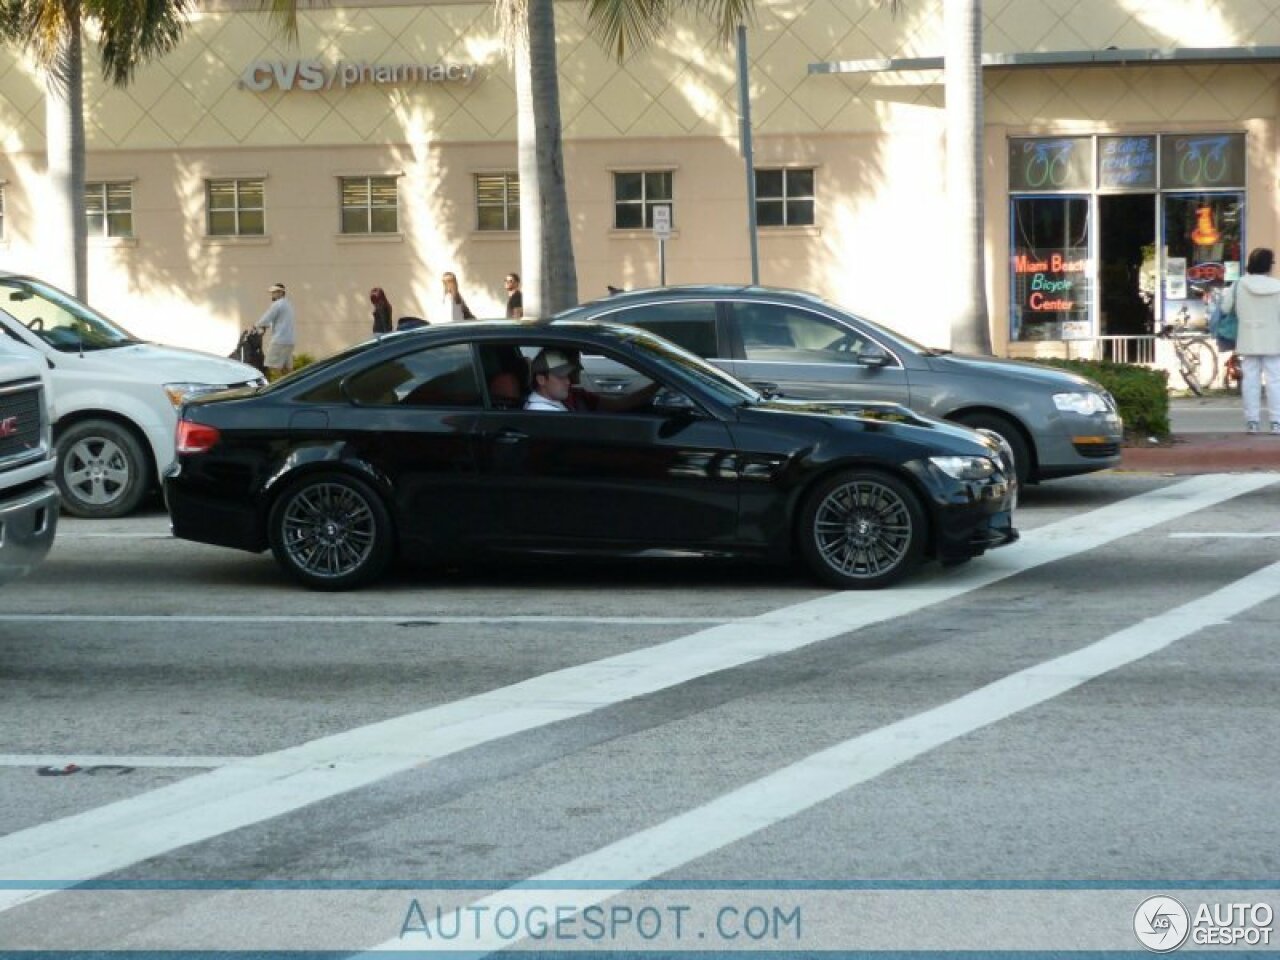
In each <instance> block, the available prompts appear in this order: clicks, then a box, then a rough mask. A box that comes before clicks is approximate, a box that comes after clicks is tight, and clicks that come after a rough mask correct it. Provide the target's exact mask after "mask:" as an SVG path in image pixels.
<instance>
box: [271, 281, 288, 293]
mask: <svg viewBox="0 0 1280 960" xmlns="http://www.w3.org/2000/svg"><path fill="white" fill-rule="evenodd" d="M267 292H268V293H284V284H283V283H273V284H272V285H271V286H269V287H267Z"/></svg>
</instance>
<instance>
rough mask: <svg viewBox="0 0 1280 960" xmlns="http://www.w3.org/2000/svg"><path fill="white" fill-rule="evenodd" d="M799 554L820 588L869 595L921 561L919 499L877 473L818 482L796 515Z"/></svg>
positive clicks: (924, 526)
mask: <svg viewBox="0 0 1280 960" xmlns="http://www.w3.org/2000/svg"><path fill="white" fill-rule="evenodd" d="M797 534H798V536H799V546H800V554H801V556H802V557H803V558H804V561H805V563H806V564H807V565H808V567H809V569H810V571H812V572H813V574H814V575H815V576H816V577H817V578H818V579H819V580H822V581H823V582H824V583H827V584H830V585H831V586H833V587H838V588H840V589H842V590H849V589H853V590H873V589H876V588H878V587H885V586H888V585H889V584H891V583H894V582H896V581H898V580H900V579H902V578H903V577H905V576H907V575H908V574H909V573H912V572H914V571H915V570H916V569H917V568H918V567H919V566H920V564H921V563H922V562H923V561H924V551H925V541H926V540H927V539H928V522H927V521H926V519H925V513H924V509H923V508H922V507H921V505H920V498H919V497H918V496H916V494H915V492H914V491H913V490H912V489H911V488H910V487H908V486H907V485H906V483H904V482H903V481H901V480H899V479H898V478H896V477H893V476H890V475H889V474H887V473H881V472H880V471H878V470H862V469H858V470H845V471H842V472H840V473H837V474H835V475H834V476H832V477H829V478H828V479H826V480H824V481H822V482H821V483H819V484H818V486H817V488H816V489H814V491H813V492H812V493H811V494H810V495H809V498H808V500H807V501H806V503H805V506H804V509H803V510H801V512H800V520H799V527H798V530H797Z"/></svg>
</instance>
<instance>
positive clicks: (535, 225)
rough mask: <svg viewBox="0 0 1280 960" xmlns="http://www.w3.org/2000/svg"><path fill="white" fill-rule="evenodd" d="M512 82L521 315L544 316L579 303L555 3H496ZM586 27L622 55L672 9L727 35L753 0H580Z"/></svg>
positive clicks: (653, 34) (659, 27) (648, 38)
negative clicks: (521, 273) (708, 22)
mask: <svg viewBox="0 0 1280 960" xmlns="http://www.w3.org/2000/svg"><path fill="white" fill-rule="evenodd" d="M495 3H496V9H497V14H498V20H499V22H500V24H501V25H502V29H503V34H504V36H505V38H506V40H507V47H508V50H509V51H510V54H511V59H512V64H513V67H514V70H515V81H516V109H517V134H518V139H519V148H518V149H519V174H520V266H521V269H522V270H523V271H524V273H525V277H526V278H528V279H529V280H533V281H534V282H533V283H529V282H527V281H526V283H525V285H524V302H525V313H526V315H528V316H546V315H549V314H552V313H555V312H557V311H559V310H563V309H565V308H567V307H571V306H573V305H574V304H576V303H577V302H578V272H577V267H576V266H575V264H574V257H573V238H572V229H571V224H570V220H569V202H568V196H567V194H566V192H565V182H564V137H563V131H562V128H561V125H560V89H559V79H558V77H559V67H558V61H557V58H556V47H555V8H554V4H553V0H495ZM586 4H587V20H588V23H589V24H590V25H591V27H592V31H593V32H594V33H595V35H596V36H597V37H598V38H599V39H600V41H601V42H602V43H603V44H604V46H605V47H606V49H609V50H610V51H612V52H613V54H614V56H615V57H616V58H617V59H618V60H619V61H621V60H623V59H624V58H625V57H626V55H627V52H628V51H629V50H634V49H639V48H641V47H643V46H645V45H647V44H648V43H651V42H652V41H653V40H654V39H655V38H657V37H658V36H660V35H661V34H662V31H663V29H664V28H665V27H666V26H667V25H668V24H669V23H670V21H671V17H672V15H673V14H674V13H675V12H676V11H677V10H678V9H689V10H694V11H696V12H698V13H700V14H702V15H703V16H705V17H707V18H708V19H710V20H711V21H712V22H713V23H714V24H715V27H716V32H717V35H718V37H719V38H720V39H721V40H722V41H724V42H725V43H726V44H727V43H728V42H729V41H730V40H732V38H733V36H734V33H735V31H736V29H737V26H738V24H739V23H743V22H745V21H747V20H749V19H750V18H751V16H752V12H753V9H754V0H586Z"/></svg>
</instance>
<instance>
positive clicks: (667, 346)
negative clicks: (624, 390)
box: [628, 328, 764, 407]
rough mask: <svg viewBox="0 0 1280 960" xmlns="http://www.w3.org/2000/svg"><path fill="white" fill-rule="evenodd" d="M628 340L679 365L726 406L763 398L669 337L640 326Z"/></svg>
mask: <svg viewBox="0 0 1280 960" xmlns="http://www.w3.org/2000/svg"><path fill="white" fill-rule="evenodd" d="M628 339H629V340H630V342H631V343H632V344H633V345H634V346H635V347H637V348H639V349H640V350H643V351H646V352H649V353H653V354H657V356H658V361H657V362H660V363H662V362H665V363H668V364H671V365H672V366H675V367H678V368H679V369H680V371H681V372H682V373H684V374H685V375H686V376H688V377H690V378H691V379H693V380H696V381H697V383H698V386H700V387H702V389H703V390H706V391H707V392H708V393H710V394H712V395H713V396H714V397H715V398H716V400H718V401H719V402H720V403H723V404H725V405H726V406H731V407H740V406H750V405H752V404H756V403H759V402H760V401H761V400H763V399H764V397H763V396H762V395H761V394H760V392H759V391H757V390H754V389H752V388H751V387H749V386H747V385H746V384H745V383H743V382H742V381H741V380H738V379H737V378H736V377H731V376H730V375H729V374H727V373H725V372H724V371H723V370H721V369H720V368H719V367H715V366H712V365H711V364H709V363H707V362H706V361H705V360H703V359H702V358H701V357H698V356H695V355H694V354H692V353H690V352H688V351H687V350H684V349H682V348H681V347H678V346H676V345H675V344H674V343H671V342H670V341H668V340H663V339H661V338H660V337H655V336H654V335H653V334H651V333H647V332H645V331H644V330H640V329H638V328H637V329H636V330H635V331H634V332H631V333H629V334H628Z"/></svg>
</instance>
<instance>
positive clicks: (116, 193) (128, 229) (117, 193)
mask: <svg viewBox="0 0 1280 960" xmlns="http://www.w3.org/2000/svg"><path fill="white" fill-rule="evenodd" d="M84 213H85V219H86V220H87V222H88V225H89V236H91V237H132V236H133V184H131V183H86V184H85V185H84Z"/></svg>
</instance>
